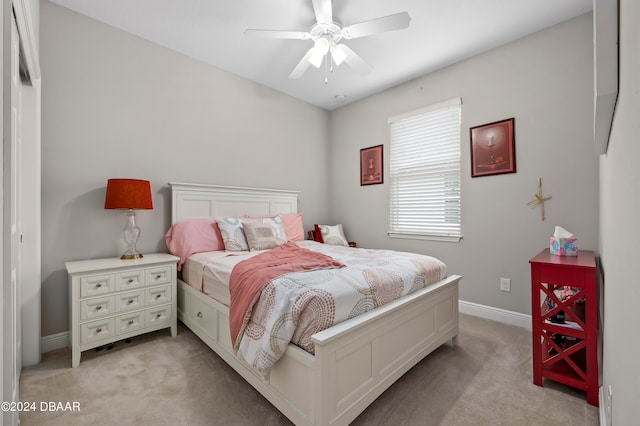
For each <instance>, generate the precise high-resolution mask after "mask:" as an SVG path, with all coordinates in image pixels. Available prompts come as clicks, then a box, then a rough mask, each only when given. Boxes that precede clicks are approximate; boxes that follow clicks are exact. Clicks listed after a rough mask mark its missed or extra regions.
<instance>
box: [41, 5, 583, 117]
mask: <svg viewBox="0 0 640 426" xmlns="http://www.w3.org/2000/svg"><path fill="white" fill-rule="evenodd" d="M50 1H52V2H53V3H56V4H58V5H61V6H64V7H67V8H69V9H71V10H74V11H76V12H78V13H81V14H83V15H86V16H89V17H91V18H93V19H96V20H98V21H101V22H103V23H106V24H108V25H111V26H113V27H116V28H119V29H121V30H124V31H126V32H129V33H132V34H135V35H137V36H139V37H141V38H143V39H146V40H149V41H151V42H154V43H156V44H159V45H161V46H164V47H167V48H169V49H172V50H175V51H178V52H182V53H183V54H185V55H188V56H191V57H193V58H196V59H198V60H200V61H202V62H205V63H208V64H211V65H213V66H215V67H218V68H220V69H223V70H226V71H229V72H231V73H233V74H236V75H239V76H241V77H244V78H246V79H249V80H252V81H255V82H258V83H261V84H263V85H265V86H268V87H271V88H273V89H276V90H278V91H280V92H283V93H286V94H288V95H290V96H293V97H295V98H298V99H301V100H303V101H305V102H308V103H311V104H314V105H317V106H319V107H321V108H324V109H327V110H333V109H335V108H338V107H340V106H342V105H344V104H345V103H349V102H353V101H355V100H358V99H362V98H364V97H366V96H369V95H371V94H373V93H376V92H379V91H381V90H383V89H386V88H389V87H392V86H395V85H397V84H400V83H403V82H405V81H408V80H411V79H413V78H416V77H418V76H421V75H424V74H427V73H429V72H432V71H435V70H437V69H440V68H443V67H445V66H447V65H450V64H453V63H455V62H458V61H460V60H463V59H465V58H468V57H471V56H473V55H476V54H478V53H480V52H483V51H486V50H489V49H492V48H494V47H497V46H500V45H502V44H505V43H508V42H510V41H512V40H515V39H518V38H521V37H523V36H526V35H528V34H531V33H534V32H536V31H539V30H542V29H544V28H547V27H550V26H552V25H555V24H557V23H560V22H562V21H565V20H567V19H570V18H573V17H575V16H578V15H581V14H583V13H586V12H589V11H591V10H592V6H593V5H592V2H593V0H534V1H532V0H394V1H382V0H334V1H333V15H334V20H336V18H337V20H339V22H342V24H343V25H345V26H347V25H351V24H355V23H359V22H362V21H367V20H370V19H374V18H378V17H381V16H385V15H390V14H395V13H398V12H404V11H406V12H408V13H409V15H410V16H411V23H410V25H409V28H407V29H404V30H397V31H391V32H385V33H381V34H376V35H371V36H367V37H362V38H356V39H351V40H343V42H344V44H346V45H347V46H349V47H350V48H351V49H352V50H354V51H355V52H356V53H357V54H358V55H360V57H362V58H363V59H364V60H365V61H366V62H367V63H368V64H369V65H370V66H371V67H372V70H371V72H370V73H369V74H367V75H360V74H359V73H358V72H356V71H355V70H353V69H351V68H350V67H349V66H348V65H347V64H346V63H343V64H342V65H340V66H339V67H335V68H334V70H333V72H329V73H327V72H326V70H325V67H324V66H321V67H320V68H318V69H316V68H314V67H313V66H312V67H309V69H308V70H307V72H306V73H305V74H304V75H303V76H302V77H301V78H299V79H296V80H294V79H290V78H289V74H290V73H291V71H292V70H293V69H294V67H295V66H296V65H297V64H298V62H299V61H300V59H301V58H302V57H303V56H304V54H305V53H306V52H307V51H308V50H309V49H310V48H311V47H312V46H313V42H312V41H310V40H286V39H270V38H258V37H250V36H246V35H245V34H244V30H245V29H249V28H253V29H274V30H293V31H309V30H310V29H311V26H312V25H313V24H314V23H315V16H314V11H313V6H312V0H258V1H256V0H226V1H223V0H180V1H176V0H108V1H104V0H50ZM325 76H326V77H327V82H326V83H325Z"/></svg>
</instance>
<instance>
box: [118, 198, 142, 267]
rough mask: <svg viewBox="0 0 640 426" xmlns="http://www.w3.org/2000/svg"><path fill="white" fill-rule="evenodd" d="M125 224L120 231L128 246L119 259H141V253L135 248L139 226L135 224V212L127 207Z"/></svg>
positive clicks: (138, 235)
mask: <svg viewBox="0 0 640 426" xmlns="http://www.w3.org/2000/svg"><path fill="white" fill-rule="evenodd" d="M127 218H128V221H127V226H125V228H124V229H123V231H122V236H123V238H124V240H125V241H126V242H127V245H128V246H129V248H128V249H127V251H125V252H124V254H123V255H122V257H121V258H120V259H126V260H132V259H141V258H142V253H140V252H139V251H138V250H137V249H136V243H137V242H138V238H139V237H140V227H139V226H138V225H136V213H135V211H133V209H129V212H128V213H127Z"/></svg>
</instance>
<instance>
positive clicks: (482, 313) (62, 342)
mask: <svg viewBox="0 0 640 426" xmlns="http://www.w3.org/2000/svg"><path fill="white" fill-rule="evenodd" d="M458 309H459V310H460V312H461V313H463V314H468V315H473V316H476V317H480V318H486V319H490V320H493V321H498V322H502V323H505V324H511V325H516V326H518V327H523V328H526V329H529V330H530V329H531V315H525V314H521V313H519V312H513V311H507V310H506V309H500V308H494V307H492V306H487V305H480V304H479V303H473V302H467V301H464V300H460V301H459V302H458ZM70 337H71V335H70V333H69V332H68V331H63V332H62V333H57V334H52V335H49V336H43V337H42V346H41V347H42V353H46V352H51V351H54V350H56V349H62V348H68V347H69V346H71V345H70Z"/></svg>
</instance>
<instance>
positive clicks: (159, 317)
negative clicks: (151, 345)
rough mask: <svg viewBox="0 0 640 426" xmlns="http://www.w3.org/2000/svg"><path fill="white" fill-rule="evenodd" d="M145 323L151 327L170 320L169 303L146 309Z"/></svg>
mask: <svg viewBox="0 0 640 426" xmlns="http://www.w3.org/2000/svg"><path fill="white" fill-rule="evenodd" d="M145 312H146V313H147V316H146V318H145V324H146V326H147V327H153V326H156V325H159V324H163V323H167V324H168V323H170V322H171V305H164V306H158V307H157V308H152V309H147V310H146V311H145Z"/></svg>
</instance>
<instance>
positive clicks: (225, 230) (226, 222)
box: [216, 217, 249, 251]
mask: <svg viewBox="0 0 640 426" xmlns="http://www.w3.org/2000/svg"><path fill="white" fill-rule="evenodd" d="M216 222H218V228H220V234H221V235H222V241H223V242H224V249H225V250H227V251H247V250H249V245H248V244H247V239H246V237H245V236H244V231H243V229H242V221H241V220H240V219H238V218H235V217H216Z"/></svg>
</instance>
